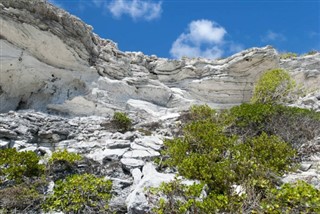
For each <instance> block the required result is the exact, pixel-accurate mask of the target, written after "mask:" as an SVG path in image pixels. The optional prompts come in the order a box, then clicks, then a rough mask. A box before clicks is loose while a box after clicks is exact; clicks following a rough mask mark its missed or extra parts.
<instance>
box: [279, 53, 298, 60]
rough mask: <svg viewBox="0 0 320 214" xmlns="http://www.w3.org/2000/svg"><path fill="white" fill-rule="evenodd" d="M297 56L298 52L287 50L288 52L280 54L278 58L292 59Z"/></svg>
mask: <svg viewBox="0 0 320 214" xmlns="http://www.w3.org/2000/svg"><path fill="white" fill-rule="evenodd" d="M297 56H298V54H296V53H292V52H288V53H283V54H281V55H280V59H292V58H296V57H297Z"/></svg>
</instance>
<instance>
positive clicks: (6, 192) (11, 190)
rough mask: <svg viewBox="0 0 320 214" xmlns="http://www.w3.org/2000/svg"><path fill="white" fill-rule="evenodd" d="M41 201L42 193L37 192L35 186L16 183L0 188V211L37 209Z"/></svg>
mask: <svg viewBox="0 0 320 214" xmlns="http://www.w3.org/2000/svg"><path fill="white" fill-rule="evenodd" d="M42 201H43V195H41V194H39V192H38V191H37V190H36V188H35V186H27V185H26V184H18V185H15V186H13V187H7V188H4V189H1V190H0V207H1V208H2V209H3V210H2V212H1V209H0V213H15V212H19V213H22V212H26V211H27V210H32V209H33V210H38V209H39V207H40V203H41V202H42Z"/></svg>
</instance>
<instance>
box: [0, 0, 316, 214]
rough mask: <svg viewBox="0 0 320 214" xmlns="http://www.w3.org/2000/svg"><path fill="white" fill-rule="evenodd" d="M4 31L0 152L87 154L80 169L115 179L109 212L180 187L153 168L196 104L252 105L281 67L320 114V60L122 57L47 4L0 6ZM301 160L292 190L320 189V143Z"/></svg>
mask: <svg viewBox="0 0 320 214" xmlns="http://www.w3.org/2000/svg"><path fill="white" fill-rule="evenodd" d="M0 24H1V34H0V48H1V51H0V60H1V68H0V77H1V78H0V113H2V112H4V113H3V114H0V148H1V149H3V148H8V147H9V148H16V149H17V150H18V151H35V152H36V153H37V154H39V155H40V156H44V158H43V159H42V160H41V162H42V163H45V162H46V161H47V158H48V157H50V155H51V154H52V152H54V151H57V150H60V149H67V150H68V151H69V152H76V153H79V154H81V155H83V156H84V157H86V158H85V160H84V161H83V162H82V163H81V164H80V167H79V168H77V169H73V170H75V171H81V172H85V171H86V170H87V171H88V170H91V171H95V173H96V174H97V175H99V176H105V177H106V178H108V179H111V180H112V181H113V183H114V185H113V190H112V191H113V193H114V197H113V198H112V200H111V202H110V207H112V209H113V210H114V211H116V212H118V213H146V212H148V210H149V206H148V203H147V199H146V197H145V192H144V191H145V188H148V187H155V186H158V185H159V184H160V183H161V182H163V181H165V182H168V181H171V180H172V179H173V178H174V176H175V175H174V174H164V173H159V172H157V171H156V169H155V166H153V165H152V163H151V162H150V161H151V160H152V159H153V158H154V157H157V156H159V155H160V153H159V151H160V150H161V148H162V145H163V140H165V138H172V137H173V135H174V133H177V132H178V131H177V127H178V128H180V126H179V125H181V124H179V121H177V118H178V117H179V115H180V112H181V111H182V110H186V109H188V108H189V106H190V105H192V104H203V103H207V104H208V105H209V106H211V107H214V108H228V107H230V106H233V105H237V104H240V103H242V102H247V101H249V99H250V97H251V94H252V90H253V87H254V83H255V82H256V80H257V79H258V78H259V77H260V75H261V74H262V73H263V72H265V71H266V70H268V69H273V68H278V67H281V68H284V69H286V70H288V71H289V72H290V74H292V76H293V77H294V78H295V79H296V80H297V81H298V83H302V84H303V85H304V86H305V87H306V88H307V89H311V90H313V91H314V92H313V93H311V94H309V95H308V96H306V97H303V98H301V99H299V100H297V101H296V102H295V103H294V104H292V105H293V106H299V107H303V108H308V109H314V110H316V111H320V102H319V101H320V92H319V82H320V79H319V78H320V53H317V54H314V55H310V56H301V57H297V58H294V59H286V60H283V59H279V55H278V53H277V52H276V50H275V49H273V48H272V47H270V46H266V47H263V48H251V49H248V50H245V51H242V52H240V53H238V54H235V55H233V56H230V57H228V58H226V59H222V60H209V59H201V58H197V59H188V58H184V59H181V60H169V59H163V58H158V57H156V56H146V55H144V54H143V53H141V52H122V51H120V50H118V48H117V46H116V44H115V43H114V42H112V41H110V40H105V39H101V38H99V37H98V36H97V35H95V34H94V33H92V27H91V26H88V25H86V24H85V23H83V22H82V21H81V20H80V19H79V18H77V17H74V16H72V15H70V14H69V13H67V12H65V11H63V10H62V9H59V8H56V7H55V6H53V5H51V4H49V3H47V1H45V0H0ZM11 110H13V111H11ZM18 110H23V111H18ZM40 111H41V112H40ZM115 111H124V112H126V113H128V115H129V117H130V118H131V119H132V121H133V125H134V129H133V130H132V131H129V132H126V133H119V132H116V133H115V132H114V130H111V129H108V127H107V126H103V124H105V123H109V122H110V119H111V117H112V115H113V114H114V112H115ZM47 113H53V114H57V115H56V116H55V115H49V114H47ZM58 115H60V116H58ZM66 116H68V117H66ZM69 116H71V117H69ZM146 135H150V136H146ZM298 152H299V154H303V155H302V156H301V157H302V159H303V161H304V162H303V163H302V168H301V172H300V173H292V174H288V175H287V176H285V177H284V178H283V181H284V182H293V181H294V180H297V179H304V180H307V181H308V182H310V183H312V184H314V185H315V186H316V187H318V188H320V183H319V167H320V166H319V161H320V138H319V136H317V137H316V138H315V139H313V140H311V141H310V142H306V143H305V144H303V145H302V146H301V148H299V151H298ZM141 168H143V170H142V172H141ZM57 169H61V167H60V168H59V167H57ZM62 171H63V170H62ZM61 173H62V174H61V175H63V176H65V174H63V172H61ZM61 175H59V174H57V175H55V178H58V177H59V176H61ZM52 188H53V186H52V182H51V185H50V188H49V189H51V190H52Z"/></svg>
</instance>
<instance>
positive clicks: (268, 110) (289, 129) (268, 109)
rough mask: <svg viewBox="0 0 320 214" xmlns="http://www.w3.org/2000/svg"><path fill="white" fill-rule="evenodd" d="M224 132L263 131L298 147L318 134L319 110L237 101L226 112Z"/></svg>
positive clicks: (249, 133) (249, 134)
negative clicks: (238, 104) (236, 103)
mask: <svg viewBox="0 0 320 214" xmlns="http://www.w3.org/2000/svg"><path fill="white" fill-rule="evenodd" d="M226 115H227V116H226V118H227V119H226V120H228V123H227V125H228V127H227V132H229V133H231V134H237V135H240V136H241V137H244V138H246V137H253V136H257V135H259V134H261V133H262V132H266V133H268V134H269V135H277V136H279V137H281V138H282V139H283V140H284V141H286V142H288V143H290V144H291V145H293V146H295V147H298V146H299V145H301V143H302V142H305V141H306V140H311V139H313V138H314V137H315V136H317V135H318V134H320V128H319V127H320V113H319V112H315V111H311V110H307V109H300V108H297V107H287V106H281V105H271V104H262V103H254V104H247V103H244V104H241V105H240V106H235V107H233V108H231V109H230V111H229V112H228V113H227V114H226Z"/></svg>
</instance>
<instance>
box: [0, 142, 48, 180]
mask: <svg viewBox="0 0 320 214" xmlns="http://www.w3.org/2000/svg"><path fill="white" fill-rule="evenodd" d="M39 160H40V158H39V157H38V156H37V155H36V153H34V152H32V151H24V152H18V151H17V150H16V149H15V148H8V149H2V150H0V184H1V182H3V181H4V180H7V179H8V180H13V181H15V182H16V183H21V182H22V181H23V179H24V177H35V176H40V175H41V174H42V173H43V172H44V169H45V166H44V165H43V164H39Z"/></svg>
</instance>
